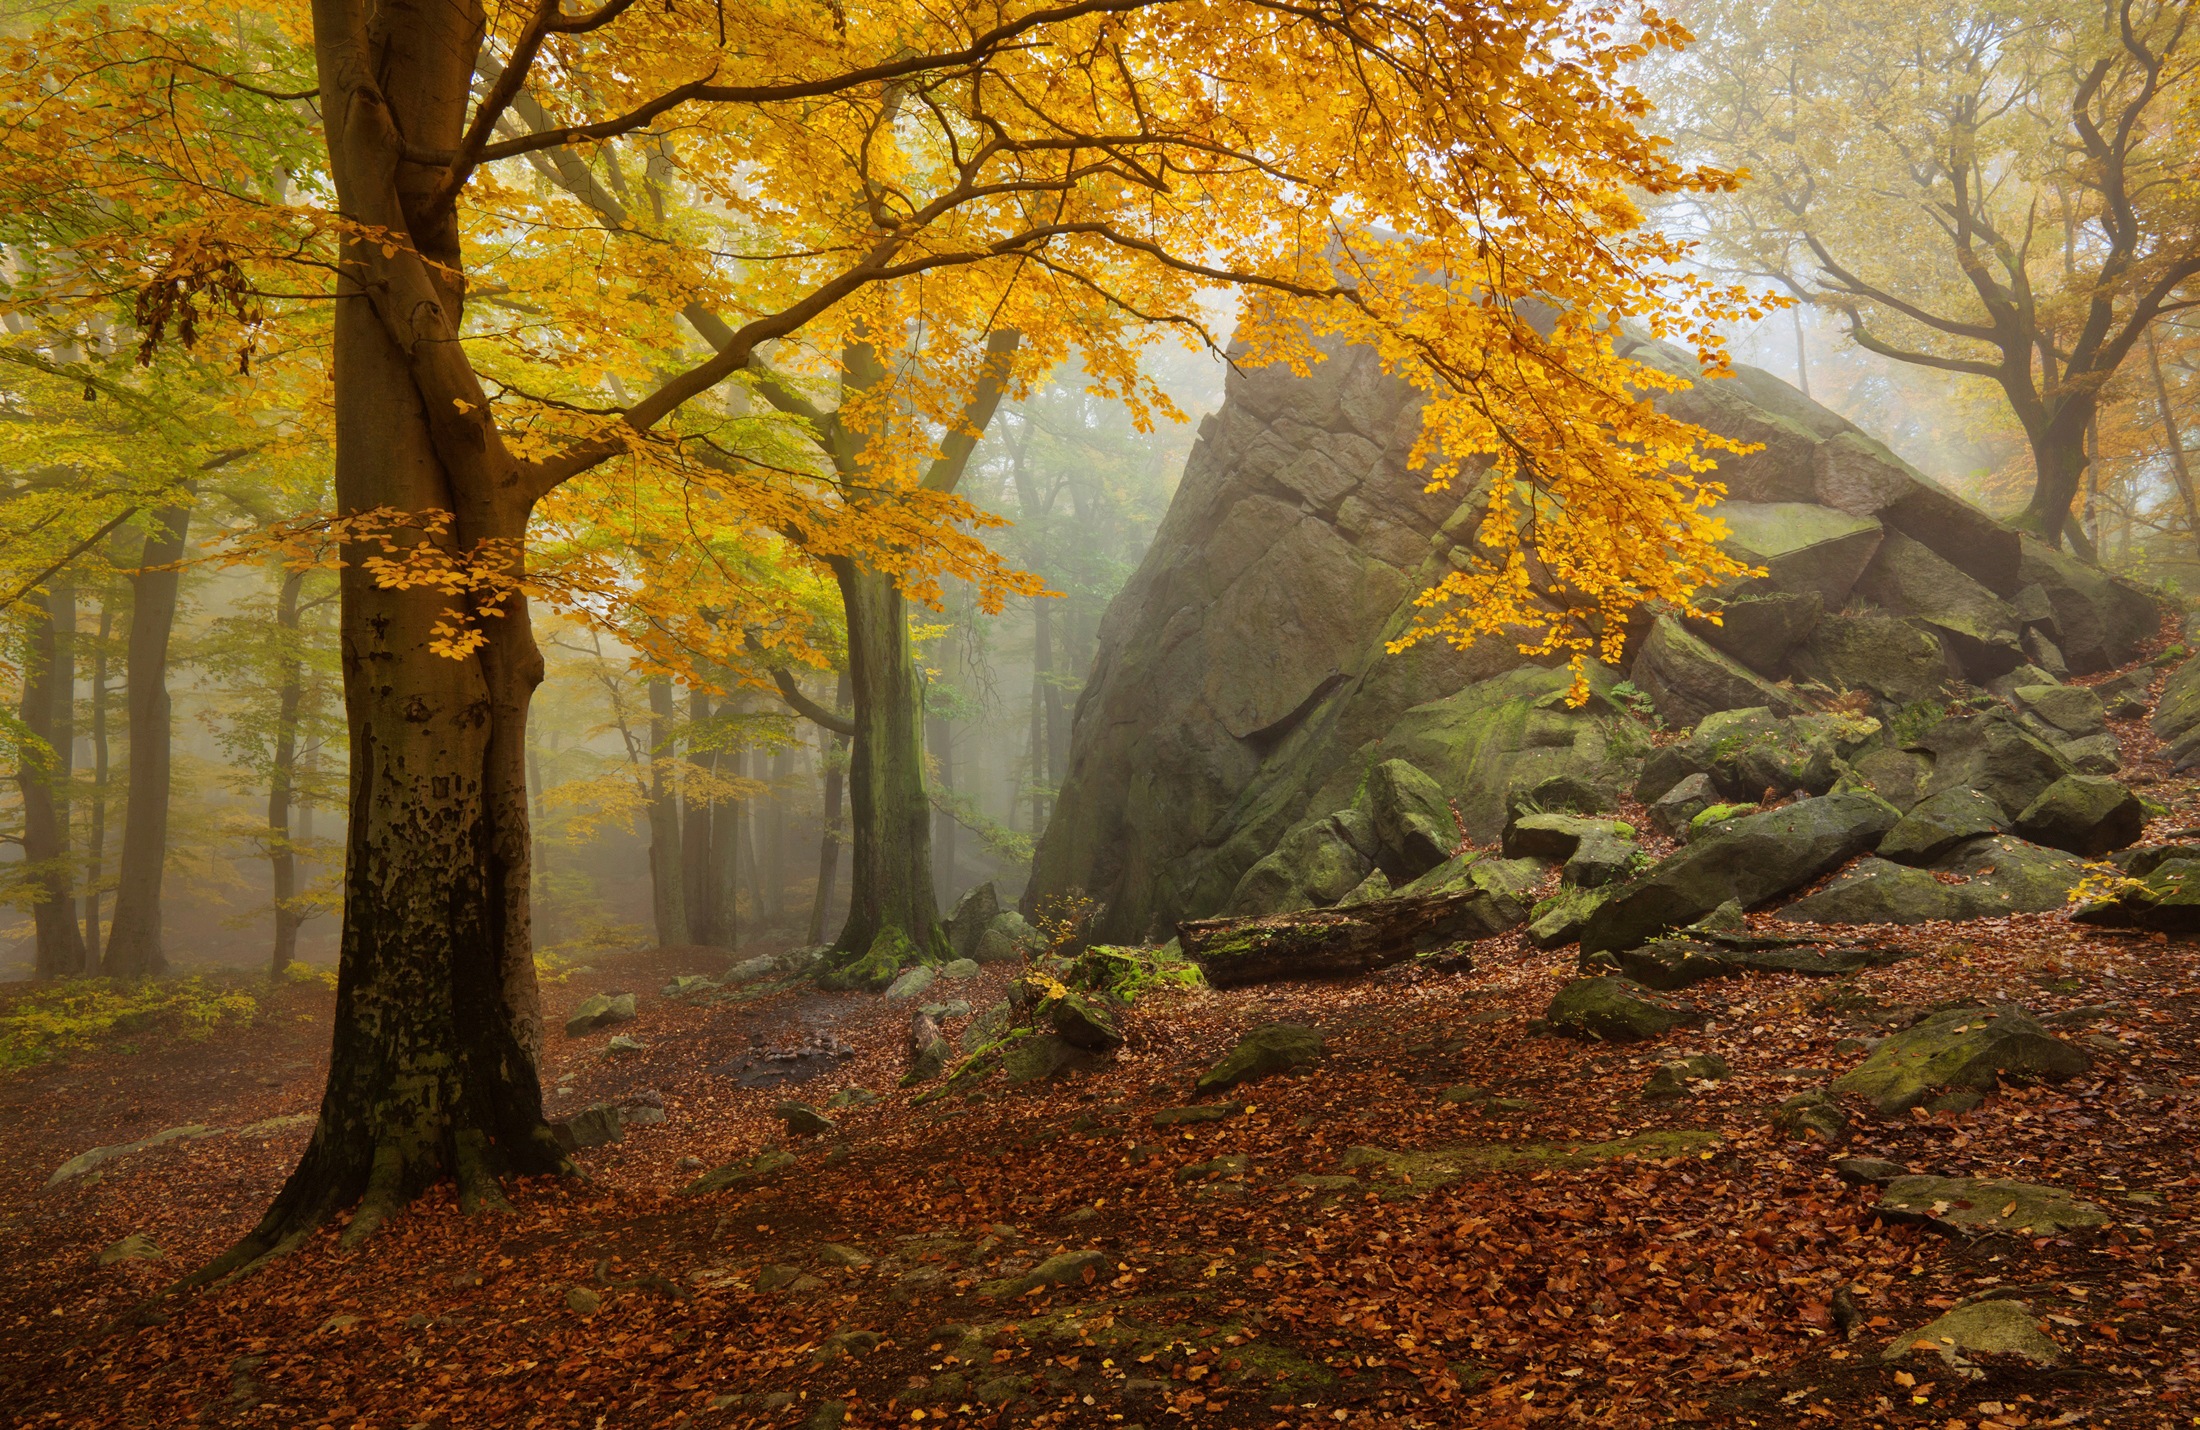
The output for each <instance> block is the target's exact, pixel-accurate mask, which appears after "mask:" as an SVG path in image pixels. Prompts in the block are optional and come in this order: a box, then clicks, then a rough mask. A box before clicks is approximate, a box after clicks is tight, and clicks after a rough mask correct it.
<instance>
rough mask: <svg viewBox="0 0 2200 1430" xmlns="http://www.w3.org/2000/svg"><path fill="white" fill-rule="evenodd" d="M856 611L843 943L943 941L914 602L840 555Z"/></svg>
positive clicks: (927, 944)
mask: <svg viewBox="0 0 2200 1430" xmlns="http://www.w3.org/2000/svg"><path fill="white" fill-rule="evenodd" d="M832 568H833V576H834V579H835V580H836V581H838V582H839V585H840V599H841V605H842V607H843V609H844V610H845V611H846V613H847V621H848V671H849V682H850V689H851V692H852V694H853V697H854V699H853V704H854V708H855V727H856V733H855V740H854V743H853V747H852V753H851V754H850V757H849V761H848V794H849V816H850V817H849V823H850V824H851V826H852V827H853V830H854V835H855V839H854V843H855V868H854V875H853V879H852V882H851V885H850V890H851V893H850V898H849V903H848V918H847V921H846V922H845V923H843V924H842V925H841V929H840V937H839V938H838V939H836V940H835V941H834V943H835V946H836V947H837V948H839V949H840V950H842V951H843V952H845V953H851V954H857V955H863V954H868V953H869V952H870V951H871V949H872V947H873V945H874V944H876V943H878V941H879V940H880V939H882V938H884V939H888V940H896V939H898V940H901V941H905V942H906V943H907V944H908V945H909V946H910V949H911V951H914V952H917V953H938V952H942V951H944V944H945V940H944V939H943V938H942V937H941V935H940V914H939V900H938V897H937V896H936V895H935V894H934V893H933V890H932V804H931V800H930V799H929V797H928V796H927V795H926V793H925V786H924V738H923V721H924V694H923V691H922V689H921V688H920V687H919V685H918V681H917V666H916V661H915V659H914V658H913V657H912V655H911V652H910V648H909V613H908V604H907V602H906V601H905V600H904V599H903V597H902V594H901V591H900V589H899V588H898V587H896V586H895V585H894V582H893V579H892V578H891V577H889V576H885V575H882V574H880V573H879V572H876V571H873V570H870V569H869V568H867V567H862V566H858V565H856V564H855V563H854V562H852V561H848V560H846V559H844V558H835V559H834V560H833V562H832Z"/></svg>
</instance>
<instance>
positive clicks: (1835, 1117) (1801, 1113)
mask: <svg viewBox="0 0 2200 1430" xmlns="http://www.w3.org/2000/svg"><path fill="white" fill-rule="evenodd" d="M1772 1126H1773V1129H1774V1130H1775V1131H1777V1132H1779V1133H1780V1134H1781V1135H1782V1136H1785V1137H1792V1138H1794V1139H1796V1140H1797V1141H1799V1142H1823V1143H1826V1144H1827V1145H1828V1146H1838V1145H1839V1144H1841V1143H1843V1142H1846V1141H1847V1140H1848V1136H1849V1115H1848V1114H1847V1113H1846V1112H1844V1111H1842V1110H1841V1104H1840V1103H1838V1102H1835V1101H1834V1100H1833V1099H1832V1098H1831V1097H1828V1096H1827V1095H1826V1094H1825V1093H1823V1092H1821V1091H1818V1090H1817V1089H1815V1088H1814V1089H1812V1090H1811V1091H1809V1092H1799V1093H1797V1094H1796V1095H1795V1096H1793V1097H1791V1098H1789V1099H1788V1100H1787V1101H1785V1102H1783V1103H1781V1104H1780V1105H1779V1107H1777V1108H1775V1109H1774V1110H1773V1113H1772Z"/></svg>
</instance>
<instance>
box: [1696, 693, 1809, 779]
mask: <svg viewBox="0 0 2200 1430" xmlns="http://www.w3.org/2000/svg"><path fill="white" fill-rule="evenodd" d="M1687 747H1688V749H1689V751H1690V752H1691V754H1693V756H1694V757H1695V759H1696V760H1697V761H1698V762H1699V763H1700V764H1701V765H1702V766H1703V767H1704V769H1706V770H1707V771H1709V772H1710V775H1711V779H1712V782H1713V783H1714V784H1716V785H1717V786H1718V787H1719V789H1720V792H1721V793H1723V794H1725V795H1726V796H1727V797H1728V798H1729V799H1735V800H1744V801H1747V800H1755V799H1758V798H1760V797H1762V796H1763V794H1764V793H1765V791H1766V790H1768V789H1769V790H1771V791H1772V792H1773V793H1774V794H1775V795H1780V796H1784V795H1786V794H1788V793H1789V792H1791V791H1794V790H1803V791H1806V792H1808V793H1810V794H1824V793H1825V792H1826V791H1827V789H1829V788H1831V787H1832V785H1833V779H1834V773H1835V768H1836V763H1837V761H1838V760H1839V758H1840V752H1839V751H1838V749H1836V748H1835V745H1834V741H1833V737H1832V735H1831V733H1830V732H1829V731H1828V730H1827V729H1826V728H1824V726H1823V725H1822V724H1820V723H1819V722H1816V721H1813V720H1810V719H1807V718H1798V719H1793V720H1787V719H1782V718H1780V717H1779V716H1778V715H1776V714H1774V713H1773V712H1772V711H1771V710H1768V709H1762V708H1758V709H1746V710H1722V711H1718V712H1716V713H1714V714H1711V715H1707V716H1705V717H1704V718H1703V720H1702V722H1701V723H1699V724H1698V725H1697V726H1696V728H1695V730H1694V731H1693V732H1692V733H1691V734H1690V735H1689V737H1688V740H1687Z"/></svg>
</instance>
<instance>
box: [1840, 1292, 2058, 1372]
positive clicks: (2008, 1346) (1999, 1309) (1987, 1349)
mask: <svg viewBox="0 0 2200 1430" xmlns="http://www.w3.org/2000/svg"><path fill="white" fill-rule="evenodd" d="M1915 1355H1937V1356H1939V1357H1940V1358H1941V1360H1943V1361H1944V1362H1946V1363H1947V1368H1948V1369H1949V1370H1951V1371H1954V1372H1955V1373H1957V1374H1959V1375H1962V1376H1965V1377H1966V1378H1968V1379H1972V1380H1979V1379H1983V1378H1985V1376H1986V1374H1987V1372H1986V1371H1985V1370H1984V1369H1982V1368H1981V1367H1980V1366H1979V1365H1978V1364H1977V1361H1976V1359H1975V1358H1977V1357H1983V1356H2000V1357H2013V1358H2015V1359H2019V1360H2026V1361H2030V1362H2031V1363H2032V1364H2033V1365H2036V1366H2052V1365H2056V1364H2058V1363H2060V1362H2061V1360H2062V1347H2061V1346H2058V1345H2056V1344H2055V1342H2054V1341H2053V1340H2051V1339H2050V1338H2049V1337H2048V1336H2047V1334H2046V1333H2045V1332H2043V1331H2041V1330H2040V1321H2039V1317H2038V1316H2037V1315H2036V1314H2035V1313H2034V1312H2033V1310H2032V1308H2031V1307H2029V1306H2027V1305H2025V1304H2024V1303H2023V1302H2022V1301H2005V1300H1998V1299H1997V1300H1992V1301H1973V1302H1972V1303H1971V1304H1970V1305H1968V1306H1958V1307H1956V1308H1955V1309H1954V1310H1952V1311H1950V1312H1948V1313H1947V1314H1946V1315H1944V1316H1941V1317H1940V1318H1939V1319H1938V1320H1934V1321H1928V1322H1926V1323H1925V1324H1924V1325H1922V1326H1920V1327H1918V1328H1917V1329H1916V1330H1914V1331H1911V1332H1909V1333H1908V1334H1906V1335H1900V1336H1896V1337H1895V1338H1894V1340H1893V1341H1892V1342H1890V1343H1889V1344H1888V1346H1887V1349H1886V1352H1885V1354H1883V1355H1882V1356H1881V1357H1880V1359H1881V1360H1883V1361H1889V1362H1893V1361H1900V1360H1905V1359H1907V1358H1908V1357H1910V1356H1915Z"/></svg>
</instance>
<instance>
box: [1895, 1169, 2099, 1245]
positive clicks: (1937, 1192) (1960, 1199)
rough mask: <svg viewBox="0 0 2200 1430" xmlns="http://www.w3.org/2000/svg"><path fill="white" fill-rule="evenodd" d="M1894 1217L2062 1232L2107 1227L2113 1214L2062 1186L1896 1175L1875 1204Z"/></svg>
mask: <svg viewBox="0 0 2200 1430" xmlns="http://www.w3.org/2000/svg"><path fill="white" fill-rule="evenodd" d="M1876 1210H1877V1211H1878V1213H1879V1215H1881V1216H1882V1217H1885V1218H1887V1219H1888V1220H1890V1221H1907V1222H1923V1223H1926V1224H1928V1225H1930V1226H1932V1227H1934V1228H1935V1229H1936V1230H1941V1231H1961V1232H1970V1233H1974V1234H1975V1233H1980V1232H1994V1231H2000V1232H2010V1233H2013V1234H2015V1235H2018V1236H2060V1235H2061V1234H2062V1233H2064V1232H2066V1231H2087V1230H2090V1229H2092V1228H2094V1227H2101V1226H2106V1225H2108V1221H2109V1217H2108V1213H2107V1212H2105V1211H2103V1210H2101V1209H2100V1208H2099V1207H2097V1206H2095V1205H2093V1203H2091V1202H2088V1201H2081V1200H2079V1199H2078V1198H2077V1197H2074V1196H2072V1195H2070V1193H2068V1192H2066V1191H2063V1190H2062V1189H2060V1188H2059V1187H2043V1186H2040V1185H2038V1184H2036V1183H2032V1182H2005V1181H1994V1180H1988V1179H1982V1178H1973V1177H1896V1178H1895V1179H1894V1180H1893V1181H1891V1182H1889V1183H1887V1188H1886V1190H1885V1191H1884V1192H1882V1193H1881V1194H1880V1197H1879V1205H1878V1207H1877V1208H1876Z"/></svg>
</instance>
